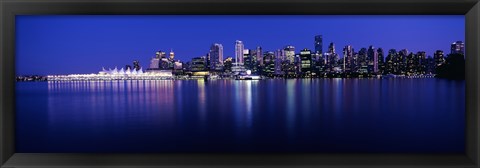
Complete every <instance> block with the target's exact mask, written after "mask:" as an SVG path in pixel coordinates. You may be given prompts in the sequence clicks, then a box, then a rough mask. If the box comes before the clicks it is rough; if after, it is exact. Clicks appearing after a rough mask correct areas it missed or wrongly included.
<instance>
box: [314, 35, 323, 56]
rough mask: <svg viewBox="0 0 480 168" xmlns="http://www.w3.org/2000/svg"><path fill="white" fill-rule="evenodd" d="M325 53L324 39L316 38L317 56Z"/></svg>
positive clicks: (319, 36)
mask: <svg viewBox="0 0 480 168" xmlns="http://www.w3.org/2000/svg"><path fill="white" fill-rule="evenodd" d="M322 53H323V37H322V35H316V36H315V54H322Z"/></svg>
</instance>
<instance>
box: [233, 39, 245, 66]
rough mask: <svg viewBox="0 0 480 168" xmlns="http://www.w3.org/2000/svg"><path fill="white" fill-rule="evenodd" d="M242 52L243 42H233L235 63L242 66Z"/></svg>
mask: <svg viewBox="0 0 480 168" xmlns="http://www.w3.org/2000/svg"><path fill="white" fill-rule="evenodd" d="M243 51H244V45H243V42H242V41H240V40H237V41H235V62H236V63H237V64H240V65H243Z"/></svg>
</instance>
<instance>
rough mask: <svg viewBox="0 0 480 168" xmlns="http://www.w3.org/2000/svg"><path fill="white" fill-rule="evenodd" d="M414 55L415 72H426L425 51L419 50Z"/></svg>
mask: <svg viewBox="0 0 480 168" xmlns="http://www.w3.org/2000/svg"><path fill="white" fill-rule="evenodd" d="M416 56H417V57H416V61H415V63H416V64H417V65H416V66H415V67H416V68H417V69H416V73H417V74H426V71H427V54H426V53H425V51H419V52H417V55H416Z"/></svg>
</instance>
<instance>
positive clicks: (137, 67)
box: [133, 60, 141, 71]
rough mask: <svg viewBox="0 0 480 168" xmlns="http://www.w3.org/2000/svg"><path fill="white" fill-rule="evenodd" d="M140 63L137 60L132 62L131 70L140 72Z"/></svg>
mask: <svg viewBox="0 0 480 168" xmlns="http://www.w3.org/2000/svg"><path fill="white" fill-rule="evenodd" d="M140 68H141V67H140V62H139V61H138V60H135V61H133V69H136V70H137V71H138V70H140Z"/></svg>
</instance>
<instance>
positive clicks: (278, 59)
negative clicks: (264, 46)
mask: <svg viewBox="0 0 480 168" xmlns="http://www.w3.org/2000/svg"><path fill="white" fill-rule="evenodd" d="M283 55H284V53H283V50H281V49H277V50H276V51H275V75H282V74H283V71H282V62H283Z"/></svg>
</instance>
